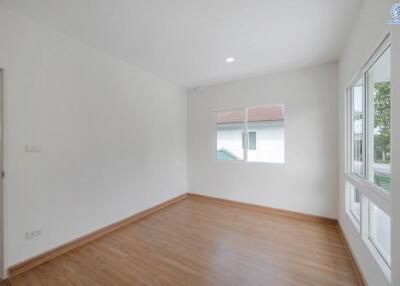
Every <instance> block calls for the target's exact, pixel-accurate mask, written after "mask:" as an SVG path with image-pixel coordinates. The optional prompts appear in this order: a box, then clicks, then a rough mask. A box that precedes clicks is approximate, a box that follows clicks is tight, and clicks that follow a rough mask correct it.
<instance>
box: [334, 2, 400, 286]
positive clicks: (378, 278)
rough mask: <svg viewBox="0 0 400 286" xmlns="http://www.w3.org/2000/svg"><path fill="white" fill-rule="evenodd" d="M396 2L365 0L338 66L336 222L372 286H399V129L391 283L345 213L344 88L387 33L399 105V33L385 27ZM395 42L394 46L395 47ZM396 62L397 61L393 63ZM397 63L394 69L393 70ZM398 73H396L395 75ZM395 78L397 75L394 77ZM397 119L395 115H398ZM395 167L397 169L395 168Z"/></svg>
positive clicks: (396, 131)
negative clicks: (337, 208) (390, 35)
mask: <svg viewBox="0 0 400 286" xmlns="http://www.w3.org/2000/svg"><path fill="white" fill-rule="evenodd" d="M396 2H398V1H396V0H365V2H364V4H363V7H362V9H361V11H360V12H359V15H358V18H357V19H356V22H355V26H354V28H353V31H352V33H351V35H350V37H349V40H348V42H347V45H346V47H345V49H344V51H343V53H342V56H341V59H340V64H339V78H340V88H339V102H340V113H339V126H340V133H339V134H340V136H339V141H338V144H339V146H340V153H339V157H340V165H339V166H340V167H339V174H340V186H339V187H340V188H339V194H340V203H339V221H340V224H341V226H342V228H343V231H344V234H345V236H346V238H347V239H348V241H349V242H350V246H351V248H352V251H353V254H354V255H355V257H356V260H357V262H358V264H359V265H360V267H361V270H362V272H363V275H364V276H365V278H366V279H367V282H368V284H369V285H371V286H378V285H379V286H385V285H400V280H399V276H398V275H399V274H398V273H400V268H399V266H400V262H399V259H400V257H399V247H398V245H399V243H398V242H399V241H400V239H399V228H400V227H399V225H400V217H399V211H397V210H398V209H399V206H400V200H399V198H400V196H399V195H398V193H399V192H398V190H400V184H399V181H398V178H399V177H400V174H399V172H398V170H399V167H398V166H399V163H400V162H398V159H399V158H400V156H399V155H398V154H399V153H400V148H399V147H400V146H399V145H398V144H397V143H396V142H398V141H399V140H397V141H396V138H399V131H400V130H399V128H400V127H399V126H398V124H397V125H394V126H393V130H392V132H393V147H392V158H393V160H392V172H393V187H392V189H393V195H392V210H393V213H392V273H395V275H397V276H395V277H393V279H392V283H390V281H389V280H388V279H387V278H386V276H385V274H384V273H383V271H382V270H381V268H380V266H379V265H378V263H377V262H376V260H375V259H374V257H373V256H372V255H371V252H370V251H369V249H368V248H367V246H366V245H365V243H364V242H363V241H362V239H361V236H360V234H359V233H358V231H357V230H356V228H355V227H354V226H353V224H352V222H351V221H350V219H349V217H348V216H347V214H346V211H345V179H344V172H345V160H344V159H345V137H344V136H345V129H344V127H345V122H344V118H345V113H344V110H345V104H344V98H345V89H346V87H347V85H348V84H349V83H350V81H351V80H352V79H353V77H354V76H355V75H356V74H357V73H358V72H359V71H360V70H361V68H362V66H363V65H364V64H365V63H366V62H367V61H368V59H369V57H370V56H371V55H372V54H373V53H374V51H375V49H376V48H377V47H378V46H379V44H380V43H381V42H382V41H383V40H384V38H385V37H386V35H387V34H389V33H390V32H392V42H393V43H394V45H393V47H392V50H391V51H392V65H391V66H392V86H393V88H392V94H391V96H392V99H393V102H392V103H396V102H397V103H398V98H399V90H400V89H399V78H400V77H399V74H400V73H399V71H398V66H399V61H398V60H399V51H400V45H399V39H398V37H399V32H398V30H399V29H400V26H391V25H387V24H386V21H387V20H389V19H391V17H390V8H391V6H392V5H393V4H394V3H396ZM395 43H397V44H395ZM396 59H397V62H396ZM396 63H397V67H396ZM395 71H397V73H395ZM396 75H397V76H396ZM392 114H393V115H394V118H393V119H392V120H393V122H400V120H396V116H397V115H398V114H400V104H397V105H396V104H392ZM397 118H398V116H397ZM396 166H397V169H396Z"/></svg>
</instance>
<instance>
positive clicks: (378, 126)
mask: <svg viewBox="0 0 400 286" xmlns="http://www.w3.org/2000/svg"><path fill="white" fill-rule="evenodd" d="M367 79H368V112H369V118H368V146H369V147H368V158H369V159H368V162H369V163H368V178H369V180H370V181H372V182H374V183H375V184H376V185H378V186H380V187H381V188H383V189H384V190H386V191H389V190H390V188H391V167H390V160H391V152H390V139H391V134H390V48H389V49H387V50H386V51H385V53H384V54H383V55H382V56H381V57H380V58H379V59H378V60H377V61H376V63H375V64H374V65H373V66H372V67H371V68H370V69H369V70H368V72H367Z"/></svg>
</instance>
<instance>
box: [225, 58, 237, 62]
mask: <svg viewBox="0 0 400 286" xmlns="http://www.w3.org/2000/svg"><path fill="white" fill-rule="evenodd" d="M225 61H226V62H227V63H233V62H234V61H235V59H234V58H227V59H226V60H225Z"/></svg>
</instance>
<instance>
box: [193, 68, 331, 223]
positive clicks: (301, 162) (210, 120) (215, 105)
mask: <svg viewBox="0 0 400 286" xmlns="http://www.w3.org/2000/svg"><path fill="white" fill-rule="evenodd" d="M337 75H338V69H337V64H336V63H330V64H326V65H321V66H316V67H312V68H307V69H302V70H298V71H294V72H288V73H282V74H276V75H267V76H260V77H257V78H253V79H246V80H242V81H236V82H232V83H227V84H220V85H216V86H211V87H206V88H200V89H196V90H193V91H191V92H190V94H189V98H188V114H189V115H188V116H189V137H188V138H189V139H188V144H189V145H188V150H189V153H188V157H189V165H188V168H189V191H190V192H193V193H199V194H204V195H209V196H214V197H221V198H226V199H231V200H238V201H243V202H248V203H254V204H259V205H266V206H271V207H276V208H282V209H287V210H292V211H298V212H303V213H309V214H315V215H320V216H326V217H333V218H336V217H337V210H338V205H337V202H338V192H337V189H338V172H337V171H338V168H337V166H338V156H337V153H338V149H337V136H338V130H337V129H338V128H337V127H338V126H337V117H338V109H337V108H338V98H337V94H338V79H337ZM268 104H284V105H285V113H286V114H285V123H284V125H285V163H284V164H270V163H244V162H237V161H217V160H215V150H216V146H215V145H216V141H215V129H216V128H215V116H214V112H215V111H216V110H219V109H224V108H227V109H229V108H235V107H245V106H257V105H268Z"/></svg>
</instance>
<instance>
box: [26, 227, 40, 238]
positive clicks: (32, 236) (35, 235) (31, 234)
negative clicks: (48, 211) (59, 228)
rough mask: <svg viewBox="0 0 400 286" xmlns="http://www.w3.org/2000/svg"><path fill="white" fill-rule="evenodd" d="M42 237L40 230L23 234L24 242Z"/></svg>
mask: <svg viewBox="0 0 400 286" xmlns="http://www.w3.org/2000/svg"><path fill="white" fill-rule="evenodd" d="M41 235H42V230H41V229H37V230H33V231H29V232H26V233H25V239H26V240H30V239H32V238H35V237H38V236H41Z"/></svg>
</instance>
